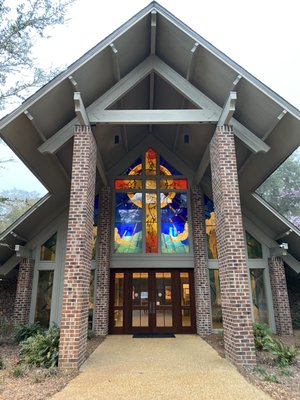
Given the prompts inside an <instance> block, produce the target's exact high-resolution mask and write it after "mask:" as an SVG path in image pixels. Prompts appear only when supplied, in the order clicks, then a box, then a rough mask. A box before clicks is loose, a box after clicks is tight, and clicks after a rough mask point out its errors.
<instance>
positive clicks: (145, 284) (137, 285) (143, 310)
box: [131, 272, 149, 328]
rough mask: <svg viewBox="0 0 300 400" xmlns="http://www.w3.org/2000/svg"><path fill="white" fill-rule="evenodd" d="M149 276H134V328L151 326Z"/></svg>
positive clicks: (136, 274)
mask: <svg viewBox="0 0 300 400" xmlns="http://www.w3.org/2000/svg"><path fill="white" fill-rule="evenodd" d="M148 277H149V274H148V272H134V273H133V274H132V299H131V300H132V327H134V328H137V327H148V326H149V279H148Z"/></svg>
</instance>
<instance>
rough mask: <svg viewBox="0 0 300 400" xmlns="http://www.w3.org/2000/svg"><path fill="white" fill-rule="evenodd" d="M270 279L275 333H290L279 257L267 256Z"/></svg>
mask: <svg viewBox="0 0 300 400" xmlns="http://www.w3.org/2000/svg"><path fill="white" fill-rule="evenodd" d="M268 261H269V269H270V281H271V290H272V297H273V307H274V316H275V325H276V333H277V334H278V335H292V334H293V327H292V318H291V310H290V303H289V297H288V291H287V284H286V278H285V270H284V264H283V261H282V258H281V257H270V258H269V260H268Z"/></svg>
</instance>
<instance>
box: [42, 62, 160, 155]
mask: <svg viewBox="0 0 300 400" xmlns="http://www.w3.org/2000/svg"><path fill="white" fill-rule="evenodd" d="M152 64H153V63H152V57H148V58H147V59H146V60H145V61H143V62H142V63H141V64H139V65H138V66H137V67H135V68H134V69H133V70H132V71H131V72H129V73H128V74H127V75H126V76H124V77H123V78H122V79H121V80H120V81H119V82H117V83H116V84H115V85H114V86H113V87H112V88H110V89H109V90H108V91H107V92H105V93H104V94H103V95H102V96H100V97H99V98H98V99H97V100H96V101H94V103H92V104H91V105H90V106H88V107H87V111H88V112H89V116H90V118H91V120H92V119H93V117H92V115H91V114H92V113H93V112H94V111H95V110H96V111H97V110H99V109H100V110H105V109H106V108H107V107H109V106H111V105H113V104H114V103H116V102H117V101H118V100H119V99H120V98H121V97H122V96H124V95H125V94H126V93H128V92H129V90H130V89H132V88H133V87H135V86H136V85H137V84H138V83H139V82H141V81H142V80H143V79H144V78H145V77H146V76H147V75H149V74H150V73H151V71H152V70H153V67H152ZM76 124H77V125H78V124H79V121H78V118H77V117H76V118H73V119H72V120H71V121H70V122H68V124H67V125H65V126H64V127H63V128H62V129H60V130H59V131H58V132H56V133H55V134H54V135H53V136H51V137H50V138H49V139H48V140H47V141H46V142H45V143H44V144H42V145H41V146H40V147H39V148H38V150H39V151H40V152H41V153H56V152H57V151H58V150H59V149H60V148H61V147H62V146H63V145H64V144H65V143H67V142H68V141H69V140H70V139H71V138H72V137H73V134H74V126H75V125H76Z"/></svg>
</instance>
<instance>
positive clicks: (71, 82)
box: [68, 75, 80, 92]
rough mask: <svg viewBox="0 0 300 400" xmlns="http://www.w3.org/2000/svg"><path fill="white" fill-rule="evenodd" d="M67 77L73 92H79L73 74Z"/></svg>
mask: <svg viewBox="0 0 300 400" xmlns="http://www.w3.org/2000/svg"><path fill="white" fill-rule="evenodd" d="M68 78H69V82H70V84H71V85H72V88H73V91H74V92H79V91H80V90H79V86H78V83H77V82H76V81H75V79H74V78H73V76H72V75H70V76H69V77H68Z"/></svg>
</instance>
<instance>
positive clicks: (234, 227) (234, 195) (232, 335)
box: [210, 126, 256, 366]
mask: <svg viewBox="0 0 300 400" xmlns="http://www.w3.org/2000/svg"><path fill="white" fill-rule="evenodd" d="M210 158H211V172H212V189H213V200H214V207H215V213H216V233H217V245H218V261H219V270H220V287H221V299H222V315H223V327H224V344H225V355H226V357H227V358H228V359H229V360H230V361H232V362H233V363H235V364H237V365H240V366H247V365H253V364H255V363H256V357H255V347H254V338H253V329H252V318H251V303H250V288H249V279H248V267H247V260H246V246H245V240H244V229H243V223H242V213H241V206H240V195H239V185H238V175H237V165H236V154H235V143H234V134H233V131H232V128H231V127H229V126H220V127H217V129H216V131H215V134H214V136H213V138H212V141H211V144H210Z"/></svg>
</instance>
